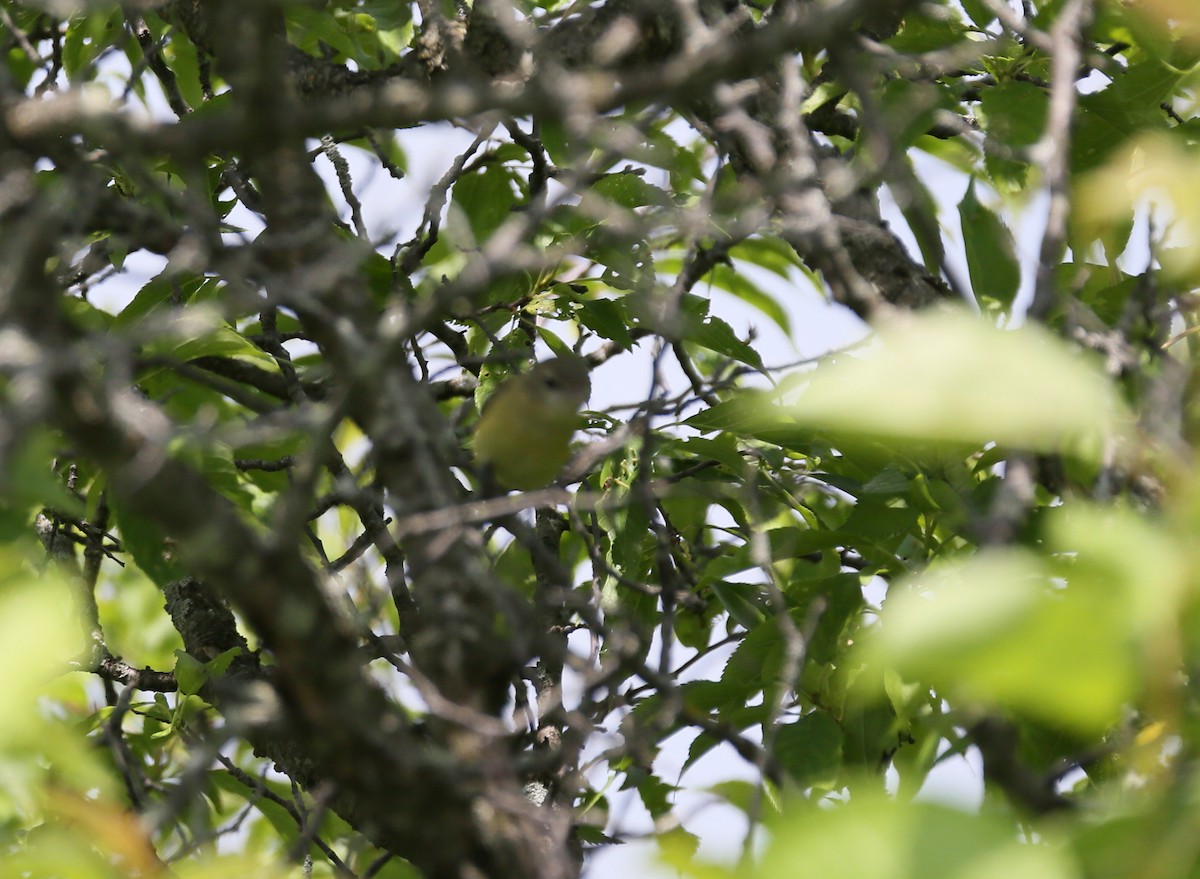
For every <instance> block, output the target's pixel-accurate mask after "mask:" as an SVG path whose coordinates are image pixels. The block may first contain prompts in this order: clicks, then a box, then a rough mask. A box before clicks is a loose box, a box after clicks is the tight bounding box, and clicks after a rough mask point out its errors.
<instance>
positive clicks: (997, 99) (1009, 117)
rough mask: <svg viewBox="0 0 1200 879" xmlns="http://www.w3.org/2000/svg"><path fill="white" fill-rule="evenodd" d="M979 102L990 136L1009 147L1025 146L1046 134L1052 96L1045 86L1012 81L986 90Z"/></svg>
mask: <svg viewBox="0 0 1200 879" xmlns="http://www.w3.org/2000/svg"><path fill="white" fill-rule="evenodd" d="M979 103H980V108H981V109H982V111H983V117H984V120H985V122H986V126H987V131H988V134H989V135H991V136H993V137H997V138H999V139H1000V140H1002V141H1003V142H1004V143H1006V144H1008V145H1009V146H1012V147H1025V146H1031V145H1032V144H1035V143H1037V141H1038V139H1039V138H1040V137H1041V136H1042V132H1043V130H1044V129H1045V127H1046V112H1047V110H1048V108H1049V104H1050V97H1049V95H1048V94H1047V93H1046V90H1045V89H1044V88H1040V87H1038V86H1036V85H1033V84H1032V83H1028V82H1024V81H1023V80H1010V81H1007V82H1002V83H999V84H997V85H995V86H992V87H991V88H988V89H984V90H983V92H982V94H981V95H980V97H979Z"/></svg>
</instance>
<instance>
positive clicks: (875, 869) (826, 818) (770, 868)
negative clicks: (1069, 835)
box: [755, 790, 1079, 879]
mask: <svg viewBox="0 0 1200 879" xmlns="http://www.w3.org/2000/svg"><path fill="white" fill-rule="evenodd" d="M767 826H768V828H769V830H770V839H771V842H770V844H769V846H768V848H767V851H766V853H765V854H764V856H763V860H762V865H761V867H760V869H759V870H757V871H756V872H755V876H756V877H757V879H790V877H793V876H796V875H797V865H799V864H802V865H803V874H804V875H806V876H820V877H821V879H1001V877H1011V876H1021V877H1023V879H1078V876H1079V874H1078V872H1077V871H1076V869H1075V867H1074V865H1073V864H1072V863H1071V861H1070V857H1069V855H1068V854H1066V853H1065V852H1064V851H1063V850H1062V849H1061V848H1060V847H1059V846H1057V845H1051V844H1046V843H1038V842H1026V841H1024V840H1022V839H1021V838H1020V836H1019V835H1018V834H1017V833H1015V832H1014V831H1013V824H1012V821H1011V819H1010V818H1008V817H1007V816H1004V815H1001V814H998V813H996V812H984V813H982V814H968V813H965V812H958V811H955V810H953V809H950V808H947V807H945V806H939V805H933V804H931V803H897V802H896V801H894V800H892V799H890V798H889V797H887V796H886V795H884V794H883V793H881V792H878V793H875V792H870V791H866V790H864V791H861V792H856V793H855V794H854V796H853V797H851V798H850V802H848V803H837V804H833V805H832V806H831V807H830V808H815V807H812V806H809V805H807V804H803V803H795V804H793V805H792V808H789V809H785V810H784V812H783V814H782V815H781V816H779V817H778V818H777V819H775V820H773V821H770V822H769V823H768V825H767Z"/></svg>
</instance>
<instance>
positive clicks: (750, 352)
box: [682, 294, 763, 369]
mask: <svg viewBox="0 0 1200 879" xmlns="http://www.w3.org/2000/svg"><path fill="white" fill-rule="evenodd" d="M682 305H683V312H684V314H685V316H686V317H687V324H686V326H685V328H684V334H685V338H686V340H687V341H688V342H690V343H692V344H694V345H700V346H701V347H703V348H708V349H709V350H710V351H715V352H716V353H718V354H724V355H725V356H726V357H732V358H733V359H734V360H737V361H740V362H742V363H747V364H749V365H751V366H755V367H758V368H760V369H761V368H762V365H763V362H762V358H761V357H760V356H759V353H758V352H757V351H756V350H755V349H754V348H753V347H751V345H750V344H749V343H748V342H744V341H742V340H741V339H739V338H738V337H737V334H736V333H735V332H734V331H733V327H731V326H730V325H729V324H727V323H726V322H725V321H723V320H721V318H719V317H714V316H713V315H711V314H709V313H708V311H709V302H708V300H707V299H702V298H701V297H699V296H693V295H691V294H688V295H686V296H684V297H683V300H682Z"/></svg>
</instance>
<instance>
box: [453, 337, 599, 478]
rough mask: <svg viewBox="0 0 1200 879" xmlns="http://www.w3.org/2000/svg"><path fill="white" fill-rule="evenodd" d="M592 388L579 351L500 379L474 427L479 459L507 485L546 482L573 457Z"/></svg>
mask: <svg viewBox="0 0 1200 879" xmlns="http://www.w3.org/2000/svg"><path fill="white" fill-rule="evenodd" d="M591 392H592V382H591V379H590V378H589V377H588V368H587V364H586V363H585V362H584V361H583V359H582V358H580V357H573V356H571V357H556V358H554V359H552V360H545V361H543V362H541V363H539V364H537V365H536V366H534V367H533V369H531V370H529V371H528V372H525V373H522V374H520V375H514V376H512V377H511V378H508V379H506V380H505V381H504V382H502V383H501V384H500V387H499V388H497V389H496V391H495V392H494V393H493V394H492V395H491V396H490V397H489V398H488V400H487V402H486V403H485V404H484V406H483V412H482V414H481V415H480V417H479V424H478V426H476V428H475V462H476V463H477V464H478V465H479V467H480V468H481V470H482V471H483V472H484V476H485V479H486V478H487V477H488V476H490V477H491V478H492V479H494V480H495V481H496V483H498V484H499V485H500V486H502V487H504V488H515V489H530V488H541V487H542V486H544V485H547V484H548V483H550V482H551V481H553V480H554V478H555V477H557V476H558V475H559V474H560V473H561V472H562V469H563V466H564V465H565V464H566V463H567V459H568V458H570V457H571V437H572V436H574V435H575V429H576V428H577V427H578V426H579V409H580V407H581V406H583V404H584V403H586V402H587V399H588V396H589V395H590V394H591Z"/></svg>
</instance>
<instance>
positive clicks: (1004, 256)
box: [958, 178, 1021, 309]
mask: <svg viewBox="0 0 1200 879" xmlns="http://www.w3.org/2000/svg"><path fill="white" fill-rule="evenodd" d="M958 215H959V219H960V220H961V221H962V233H963V244H964V246H965V247H966V251H967V268H968V269H969V270H970V273H971V286H972V287H973V288H974V289H975V295H976V296H977V297H979V299H980V300H981V302H992V303H995V304H997V305H999V306H1000V308H1003V309H1008V308H1010V307H1011V306H1012V303H1013V299H1014V298H1015V297H1016V295H1017V288H1018V287H1019V286H1020V283H1021V267H1020V263H1019V262H1018V261H1017V249H1016V244H1015V243H1014V241H1013V237H1012V233H1011V232H1010V231H1009V230H1008V227H1007V226H1005V225H1004V223H1003V222H1002V221H1001V220H1000V217H999V216H998V215H997V214H996V213H995V211H993V210H992V209H991V208H989V207H987V206H986V205H984V204H982V203H981V202H980V201H979V199H978V198H977V197H976V195H975V180H974V179H973V178H972V180H971V182H970V183H969V184H968V185H967V192H966V194H965V195H964V196H963V199H962V201H961V202H959V204H958Z"/></svg>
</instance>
